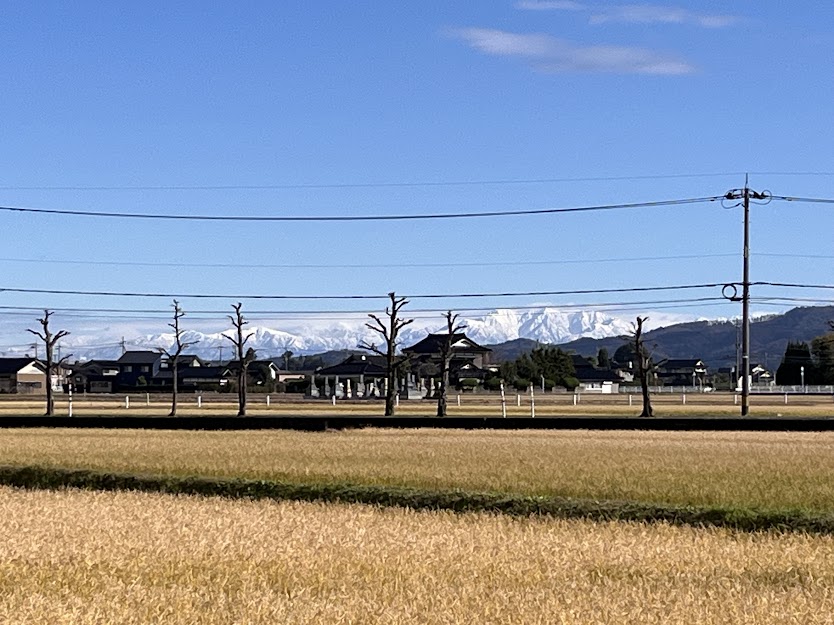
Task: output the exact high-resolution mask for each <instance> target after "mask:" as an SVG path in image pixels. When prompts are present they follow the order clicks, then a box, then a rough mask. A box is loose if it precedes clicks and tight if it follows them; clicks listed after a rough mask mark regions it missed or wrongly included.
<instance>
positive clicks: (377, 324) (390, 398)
mask: <svg viewBox="0 0 834 625" xmlns="http://www.w3.org/2000/svg"><path fill="white" fill-rule="evenodd" d="M388 297H389V298H390V299H391V305H390V306H386V307H385V316H386V317H387V318H388V319H387V325H386V323H385V322H383V321H382V319H380V318H379V317H378V316H377V315H374V314H369V315H368V316H369V317H370V318H371V319H372V320H373V323H366V324H365V326H366V327H367V328H369V329H371V330H373V331H374V332H376V333H377V334H379V335H380V336H381V337H382V339H383V341H385V351H384V352H383V351H382V350H380V349H379V348H378V347H377V346H376V345H375V344H373V343H371V344H368V343H367V342H365V341H362V342H361V343H360V344H359V348H360V349H367V350H368V351H371V352H374V353H375V354H379V355H380V356H385V416H386V417H392V416H394V407H395V398H396V394H397V372H398V370H399V365H400V364H401V363H399V362H398V361H397V346H398V345H399V343H397V337H398V336H399V334H400V330H402V329H403V328H404V327H405V326H407V325H408V324H409V323H412V322H413V321H414V319H401V318H400V311H401V310H402V308H403V306H405V305H406V304H408V300H407V299H406V298H404V297H397V295H396V293H393V292H392V293H389V294H388Z"/></svg>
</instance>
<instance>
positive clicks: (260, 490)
mask: <svg viewBox="0 0 834 625" xmlns="http://www.w3.org/2000/svg"><path fill="white" fill-rule="evenodd" d="M0 484H3V485H6V486H13V487H17V488H26V489H51V490H57V489H64V488H79V489H88V490H107V491H140V492H154V493H167V494H183V495H201V496H214V497H226V498H248V499H274V500H294V501H316V502H327V503H360V504H369V505H378V506H396V507H404V508H410V509H414V510H451V511H454V512H491V513H500V514H508V515H513V516H532V515H539V516H549V517H554V518H562V519H586V520H592V521H632V522H633V521H637V522H667V523H672V524H675V525H691V526H696V527H709V526H712V527H726V528H732V529H736V530H743V531H765V530H778V531H800V532H808V533H814V534H834V516H832V515H813V514H808V513H804V512H801V511H796V512H767V511H759V510H750V509H739V508H718V507H716V508H707V507H693V506H671V505H658V504H647V503H639V502H630V501H594V500H585V499H569V498H561V497H531V496H520V495H503V494H495V493H479V492H466V491H458V490H454V491H448V490H447V491H434V490H421V489H416V488H403V487H389V486H368V485H361V484H296V483H286V482H273V481H266V480H242V479H218V478H206V477H176V476H153V475H129V474H119V473H103V472H97V471H87V470H77V469H57V468H47V467H39V466H27V467H14V466H0Z"/></svg>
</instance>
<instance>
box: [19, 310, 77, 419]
mask: <svg viewBox="0 0 834 625" xmlns="http://www.w3.org/2000/svg"><path fill="white" fill-rule="evenodd" d="M51 316H52V312H51V311H49V310H44V311H43V317H42V318H40V319H38V323H40V324H41V328H43V332H40V331H38V330H31V329H27V332H31V333H32V334H34V335H35V336H37V337H38V338H39V339H40V340H41V341H43V344H44V346H45V347H46V412H45V413H44V414H45V416H47V417H51V416H52V415H53V414H55V400H54V399H53V398H52V371H53V370H54V369H57V368H59V367H61V366H62V365H63V364H64V363H65V362H66V361H67V360H68V359H69V357H70V355H69V354H68V355H66V356H64V357H63V358H61V359H60V360H59V361H58V362H57V363H53V353H54V350H55V345H56V344H57V343H58V341H60V340H61V339H62V338H64V337H65V336H67V335H68V334H69V332H67V331H66V330H58V331H57V332H56V333H55V334H52V332H51V331H50V329H49V318H50V317H51Z"/></svg>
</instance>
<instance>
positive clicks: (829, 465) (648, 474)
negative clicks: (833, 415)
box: [0, 429, 834, 514]
mask: <svg viewBox="0 0 834 625" xmlns="http://www.w3.org/2000/svg"><path fill="white" fill-rule="evenodd" d="M0 464H7V465H18V466H22V465H42V466H51V467H68V468H86V469H93V470H100V471H108V472H128V473H142V474H170V475H179V476H182V475H200V476H216V477H240V478H251V479H270V480H283V481H291V482H303V483H319V482H328V483H333V482H350V483H356V484H372V485H400V486H412V487H418V488H428V489H438V488H442V489H455V488H457V489H465V490H474V491H492V492H506V493H516V494H538V495H557V496H568V497H579V498H593V499H606V500H634V501H643V502H654V503H671V504H688V505H703V506H727V507H743V508H755V509H773V510H775V509H779V510H806V511H813V512H816V513H826V514H830V513H834V477H833V476H834V433H779V432H641V431H613V432H601V431H586V430H576V431H489V430H485V431H464V430H379V429H368V430H346V431H341V432H322V433H310V432H293V431H278V430H271V431H242V432H199V431H193V432H192V431H145V430H81V429H66V430H58V429H10V430H2V431H0Z"/></svg>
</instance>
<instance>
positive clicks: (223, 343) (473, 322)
mask: <svg viewBox="0 0 834 625" xmlns="http://www.w3.org/2000/svg"><path fill="white" fill-rule="evenodd" d="M650 318H651V320H652V322H653V327H659V326H662V325H669V324H672V323H677V322H681V321H688V320H690V319H689V318H685V317H683V316H680V315H668V314H665V315H664V314H662V313H661V314H657V315H651V316H650ZM461 320H462V321H463V322H464V323H465V324H466V326H467V327H466V334H467V336H469V337H470V338H472V339H473V340H475V341H476V342H478V343H481V344H485V345H489V344H496V343H503V342H505V341H510V340H513V339H517V338H528V339H533V340H537V341H541V342H542V343H550V344H559V343H566V342H568V341H572V340H574V339H578V338H581V337H592V338H604V337H609V336H620V335H623V334H627V333H629V332H630V331H631V329H632V325H631V322H632V319H630V318H625V317H615V316H612V315H609V314H606V313H604V312H599V311H591V312H588V311H586V312H579V311H565V310H560V309H558V308H550V307H547V308H536V309H524V310H517V309H499V310H494V311H492V312H490V313H488V314H485V315H481V316H472V317H463V316H462V318H461ZM366 321H368V319H367V318H366V317H358V316H356V317H354V318H348V319H347V320H342V321H338V322H336V321H332V320H313V321H308V322H306V323H305V324H303V325H299V324H297V323H296V324H285V323H281V322H273V323H270V324H269V325H270V326H278V325H279V324H280V326H281V327H267V325H257V326H256V325H255V324H254V323H253V324H252V325H251V326H248V327H247V331H248V332H251V333H252V338H251V339H250V341H249V342H248V343H247V346H251V347H253V348H255V349H256V350H257V353H258V356H259V357H264V358H265V357H270V356H280V355H281V354H283V353H284V352H285V351H287V350H289V351H292V352H293V353H294V354H315V353H321V352H325V351H329V350H338V349H355V348H356V346H357V345H358V344H359V343H360V342H362V341H367V342H369V343H376V344H377V345H379V344H381V342H382V341H381V339H380V337H379V335H378V334H375V333H374V332H372V331H371V330H369V329H368V328H367V327H366V326H365V323H366ZM192 323H195V324H196V323H197V322H195V321H192ZM444 324H445V320H444V319H443V318H442V317H441V315H439V314H438V315H437V316H436V317H432V318H425V317H421V318H418V319H415V320H414V322H413V323H412V324H410V325H408V326H406V327H405V328H404V329H403V331H402V332H401V333H400V340H401V343H402V344H403V345H409V344H413V343H416V342H417V341H419V340H420V339H422V338H424V337H425V336H426V334H427V333H428V332H442V331H443V330H444ZM230 332H231V330H230V329H229V330H223V331H221V332H214V333H203V332H199V331H195V330H187V331H186V332H185V333H184V336H183V340H184V341H186V342H193V343H195V344H194V346H193V347H190V348H189V349H188V352H189V353H196V354H198V355H200V356H202V357H205V358H210V359H223V358H225V359H228V358H230V357H231V356H232V344H231V342H230V341H229V340H228V339H226V338H225V337H224V334H230ZM119 338H120V337H110V340H112V341H113V342H112V343H108V344H104V345H103V344H102V343H103V340H102V339H103V337H102V335H101V334H96V335H95V336H90V335H86V334H85V333H83V332H73V333H72V334H71V335H70V336H68V337H67V338H66V339H64V341H63V349H64V350H65V352H64V353H66V352H72V354H73V356H74V357H75V358H78V359H92V358H104V359H109V358H112V359H115V358H118V357H119V356H120V355H121V353H122V347H121V345H119V344H118V341H119ZM173 343H174V335H173V334H172V333H162V334H147V335H143V336H133V337H129V336H126V337H125V347H126V349H130V350H135V349H151V350H152V349H156V348H160V347H162V348H166V349H167V348H170V347H171V345H172V344H173ZM7 355H11V354H8V353H7Z"/></svg>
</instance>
